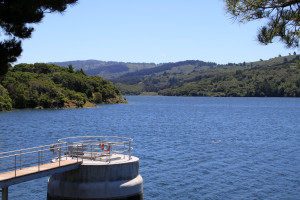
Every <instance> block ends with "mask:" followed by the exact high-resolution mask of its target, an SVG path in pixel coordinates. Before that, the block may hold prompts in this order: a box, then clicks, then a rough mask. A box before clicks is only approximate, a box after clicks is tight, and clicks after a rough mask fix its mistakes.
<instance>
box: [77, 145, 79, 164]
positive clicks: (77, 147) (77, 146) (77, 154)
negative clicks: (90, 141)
mask: <svg viewBox="0 0 300 200" xmlns="http://www.w3.org/2000/svg"><path fill="white" fill-rule="evenodd" d="M77 152H78V144H77ZM78 157H79V153H77V162H78Z"/></svg>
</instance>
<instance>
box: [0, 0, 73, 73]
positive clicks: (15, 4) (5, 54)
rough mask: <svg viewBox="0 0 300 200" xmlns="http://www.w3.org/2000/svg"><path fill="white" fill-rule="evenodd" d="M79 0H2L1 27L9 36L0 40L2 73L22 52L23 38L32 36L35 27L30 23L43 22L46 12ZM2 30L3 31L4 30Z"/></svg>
mask: <svg viewBox="0 0 300 200" xmlns="http://www.w3.org/2000/svg"><path fill="white" fill-rule="evenodd" d="M76 2H77V0H60V1H53V0H43V1H41V0H18V1H16V0H0V29H2V31H3V32H4V33H5V34H6V35H7V36H8V37H9V39H8V40H4V41H0V75H3V74H5V73H7V71H8V67H9V63H11V62H15V61H16V60H17V57H19V56H20V55H21V53H22V47H21V40H22V39H25V38H30V36H31V33H32V32H33V30H34V28H33V27H29V26H28V24H35V23H39V22H41V20H42V19H43V18H44V16H45V13H53V12H59V13H62V12H64V11H65V10H66V8H67V6H68V5H72V4H75V3H76ZM2 31H1V32H2Z"/></svg>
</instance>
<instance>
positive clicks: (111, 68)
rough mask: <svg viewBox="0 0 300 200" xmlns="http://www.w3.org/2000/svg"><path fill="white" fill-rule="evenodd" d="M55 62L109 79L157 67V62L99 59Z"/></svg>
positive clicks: (90, 74)
mask: <svg viewBox="0 0 300 200" xmlns="http://www.w3.org/2000/svg"><path fill="white" fill-rule="evenodd" d="M53 64H56V65H59V66H65V67H67V66H69V65H72V66H73V67H74V68H75V69H76V70H80V69H82V70H83V71H84V72H85V73H86V74H87V75H89V76H96V75H97V76H101V77H103V78H104V79H108V80H110V79H114V78H118V77H120V76H122V75H124V74H127V73H131V72H136V71H139V70H142V69H148V68H153V67H156V64H155V63H130V62H113V61H107V62H105V61H99V60H77V61H66V62H53Z"/></svg>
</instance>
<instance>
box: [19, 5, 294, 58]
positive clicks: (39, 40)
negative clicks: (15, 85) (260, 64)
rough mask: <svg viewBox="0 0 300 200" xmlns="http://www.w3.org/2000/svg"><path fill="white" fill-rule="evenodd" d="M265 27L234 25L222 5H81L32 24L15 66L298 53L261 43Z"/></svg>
mask: <svg viewBox="0 0 300 200" xmlns="http://www.w3.org/2000/svg"><path fill="white" fill-rule="evenodd" d="M264 22H265V21H264V20H262V21H255V22H249V23H246V24H240V23H238V22H237V21H235V20H234V19H232V18H231V16H230V15H228V14H226V11H225V5H224V2H223V0H79V2H78V3H77V4H76V5H75V6H71V7H68V9H67V10H66V12H65V13H63V14H59V13H51V14H47V15H46V17H45V18H44V19H43V20H42V22H41V23H39V24H37V25H34V26H33V27H34V28H35V31H34V32H33V34H32V37H31V38H30V39H26V40H24V41H23V42H22V44H23V53H22V55H21V57H19V59H18V61H17V62H16V63H15V64H18V63H35V62H62V61H72V60H89V59H94V60H102V61H119V62H146V63H148V62H151V63H156V64H159V63H167V62H177V61H184V60H202V61H206V62H216V63H218V64H226V63H228V62H232V63H241V62H244V61H245V62H252V61H258V60H260V59H263V60H267V59H269V58H273V57H277V56H279V54H280V55H282V56H284V55H288V54H289V53H291V54H292V53H293V52H296V53H297V54H298V53H299V49H287V48H286V47H285V45H284V44H283V43H280V42H275V43H273V44H271V45H267V46H265V45H261V44H259V43H258V41H257V40H256V35H257V32H258V29H259V27H261V26H262V25H263V24H264Z"/></svg>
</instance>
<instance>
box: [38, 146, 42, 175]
mask: <svg viewBox="0 0 300 200" xmlns="http://www.w3.org/2000/svg"><path fill="white" fill-rule="evenodd" d="M40 154H41V153H40V150H39V151H38V171H40V163H41V159H40Z"/></svg>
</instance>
